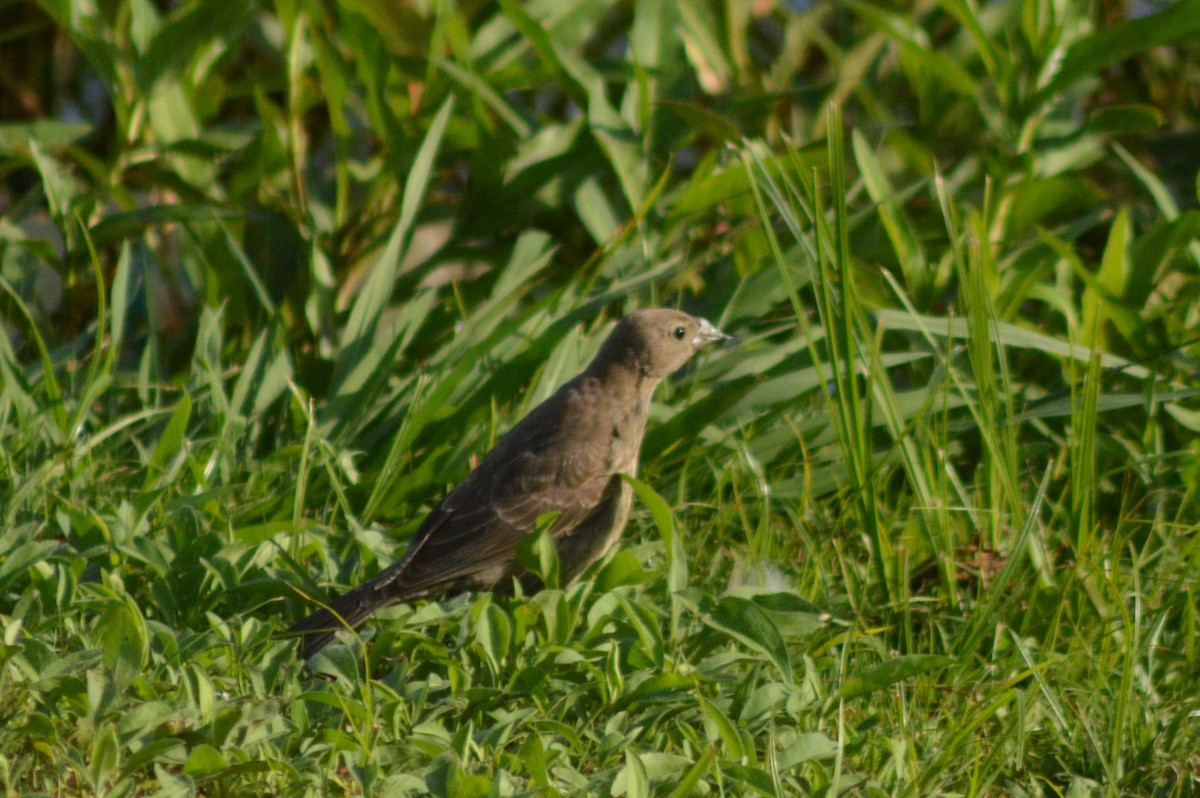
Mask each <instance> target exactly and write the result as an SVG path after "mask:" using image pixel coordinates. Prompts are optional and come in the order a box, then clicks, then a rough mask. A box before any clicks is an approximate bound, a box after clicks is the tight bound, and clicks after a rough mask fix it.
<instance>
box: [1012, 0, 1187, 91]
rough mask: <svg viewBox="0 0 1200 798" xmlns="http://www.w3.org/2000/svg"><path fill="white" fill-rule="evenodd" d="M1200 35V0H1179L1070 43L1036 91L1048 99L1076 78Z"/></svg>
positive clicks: (1071, 85) (1073, 82) (1068, 86)
mask: <svg viewBox="0 0 1200 798" xmlns="http://www.w3.org/2000/svg"><path fill="white" fill-rule="evenodd" d="M1197 35H1200V0H1180V1H1179V2H1175V3H1171V4H1170V5H1169V6H1168V7H1167V8H1166V9H1165V10H1164V11H1161V12H1159V13H1157V14H1148V15H1146V16H1144V17H1137V18H1135V19H1130V20H1127V21H1125V22H1121V23H1119V24H1116V25H1113V26H1112V27H1110V28H1106V29H1104V30H1101V31H1099V32H1097V33H1093V34H1092V35H1090V36H1085V37H1084V38H1082V39H1080V40H1079V41H1077V42H1075V43H1074V44H1073V45H1071V47H1070V49H1068V50H1067V54H1066V56H1065V57H1064V58H1063V60H1062V65H1061V66H1060V67H1059V70H1058V72H1057V73H1056V74H1055V75H1054V77H1053V78H1052V79H1051V80H1050V82H1049V83H1047V84H1046V85H1045V86H1043V87H1042V89H1041V90H1040V91H1039V92H1038V93H1037V96H1036V98H1035V101H1036V102H1038V103H1046V102H1050V101H1051V100H1053V98H1054V97H1055V96H1057V95H1058V94H1061V93H1063V92H1065V91H1068V90H1069V89H1071V88H1072V87H1073V85H1074V84H1075V82H1076V81H1078V80H1080V79H1081V78H1086V77H1089V76H1091V75H1096V74H1099V73H1100V72H1103V71H1104V69H1105V68H1106V67H1108V66H1111V65H1112V64H1116V63H1119V62H1121V61H1124V60H1126V59H1128V58H1130V57H1131V56H1134V55H1136V54H1138V53H1142V52H1145V51H1147V50H1151V49H1153V48H1155V47H1161V46H1162V45H1165V44H1170V43H1172V42H1177V41H1183V40H1186V39H1188V38H1192V37H1195V36H1197Z"/></svg>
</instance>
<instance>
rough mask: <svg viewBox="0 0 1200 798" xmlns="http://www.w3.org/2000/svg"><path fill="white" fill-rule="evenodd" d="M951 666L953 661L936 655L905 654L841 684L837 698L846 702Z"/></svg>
mask: <svg viewBox="0 0 1200 798" xmlns="http://www.w3.org/2000/svg"><path fill="white" fill-rule="evenodd" d="M953 664H954V660H953V659H951V658H950V657H943V656H940V655H938V654H906V655H904V656H901V657H896V658H895V659H889V660H887V661H885V662H883V663H881V664H879V665H876V666H875V667H874V668H872V669H871V670H869V671H867V672H866V673H864V674H859V675H856V676H851V677H849V678H848V679H846V680H845V681H843V682H842V687H841V689H840V690H839V691H838V697H839V698H842V699H843V700H846V701H849V700H851V699H854V698H860V697H862V696H864V695H869V694H871V693H874V692H876V691H879V690H882V689H884V688H885V687H890V686H891V685H893V684H896V683H897V682H902V681H904V680H905V679H911V678H913V677H914V676H920V675H921V674H923V673H929V672H931V671H938V670H942V669H943V668H948V667H950V666H951V665H953Z"/></svg>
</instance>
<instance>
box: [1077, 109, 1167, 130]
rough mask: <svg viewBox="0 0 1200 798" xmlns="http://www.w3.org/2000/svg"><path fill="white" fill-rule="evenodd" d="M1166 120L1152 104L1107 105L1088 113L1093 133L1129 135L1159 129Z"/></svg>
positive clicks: (1090, 128)
mask: <svg viewBox="0 0 1200 798" xmlns="http://www.w3.org/2000/svg"><path fill="white" fill-rule="evenodd" d="M1164 121H1165V120H1164V118H1163V115H1162V112H1161V111H1159V110H1158V109H1157V108H1155V107H1154V106H1152V105H1107V106H1104V107H1103V108H1097V109H1095V110H1094V111H1092V113H1091V114H1089V115H1088V121H1087V127H1088V130H1090V131H1092V132H1093V133H1107V134H1109V135H1127V134H1130V133H1148V132H1150V131H1151V130H1157V129H1158V128H1160V127H1162V126H1163V122H1164Z"/></svg>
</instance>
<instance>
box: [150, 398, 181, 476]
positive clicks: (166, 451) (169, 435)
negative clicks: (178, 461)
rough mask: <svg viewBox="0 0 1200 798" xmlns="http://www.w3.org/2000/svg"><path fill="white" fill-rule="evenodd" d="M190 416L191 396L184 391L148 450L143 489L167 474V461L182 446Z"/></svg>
mask: <svg viewBox="0 0 1200 798" xmlns="http://www.w3.org/2000/svg"><path fill="white" fill-rule="evenodd" d="M191 418H192V397H191V395H190V394H188V393H184V394H182V395H181V396H180V397H179V403H178V404H176V405H175V410H174V411H172V412H171V418H170V420H169V421H167V426H166V427H164V428H163V431H162V434H161V435H159V436H158V441H157V442H156V443H155V444H154V450H153V451H152V452H150V461H149V462H148V463H147V464H146V479H145V481H144V483H143V489H144V490H149V489H150V488H151V487H153V486H154V485H156V484H158V483H159V481H160V480H161V479H163V478H164V477H165V476H167V474H166V471H167V463H169V462H170V461H171V460H172V459H173V458H174V457H175V455H177V454H178V453H179V451H180V449H182V448H183V439H184V436H185V435H186V434H187V430H188V422H189V421H190V420H191Z"/></svg>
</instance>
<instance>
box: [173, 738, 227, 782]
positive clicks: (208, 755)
mask: <svg viewBox="0 0 1200 798" xmlns="http://www.w3.org/2000/svg"><path fill="white" fill-rule="evenodd" d="M228 767H229V763H228V762H227V761H225V757H224V755H223V754H222V753H221V752H220V751H218V750H217V749H216V748H213V747H212V746H211V745H209V744H208V743H200V745H197V746H196V747H195V748H193V749H192V752H191V753H190V754H188V758H187V762H184V763H183V772H184V773H186V774H187V775H189V776H209V775H212V774H213V773H219V772H220V771H222V770H225V769H226V768H228Z"/></svg>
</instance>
